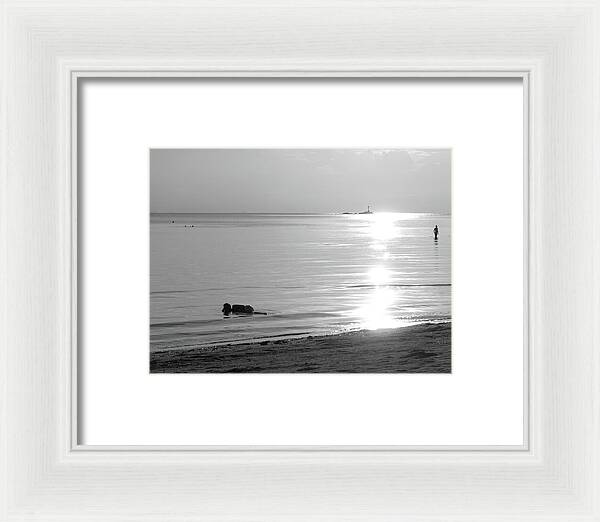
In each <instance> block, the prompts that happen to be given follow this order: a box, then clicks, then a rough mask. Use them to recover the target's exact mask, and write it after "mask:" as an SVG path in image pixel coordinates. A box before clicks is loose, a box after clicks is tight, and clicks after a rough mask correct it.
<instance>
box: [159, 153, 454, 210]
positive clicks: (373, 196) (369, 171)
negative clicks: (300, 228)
mask: <svg viewBox="0 0 600 522" xmlns="http://www.w3.org/2000/svg"><path fill="white" fill-rule="evenodd" d="M450 158H451V151H450V149H152V150H151V151H150V211H151V212H153V213H154V212H156V213H158V212H165V213H195V212H197V213H215V212H216V213H237V212H239V213H242V212H257V213H332V212H358V211H362V210H366V208H367V205H370V206H371V210H373V211H375V212H384V211H385V212H436V213H450V186H451V177H450V176H451V175H450V164H451V159H450Z"/></svg>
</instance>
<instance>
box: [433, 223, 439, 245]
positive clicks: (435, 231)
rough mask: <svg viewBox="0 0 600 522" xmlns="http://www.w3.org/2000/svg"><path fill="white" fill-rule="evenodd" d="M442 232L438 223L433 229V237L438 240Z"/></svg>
mask: <svg viewBox="0 0 600 522" xmlns="http://www.w3.org/2000/svg"><path fill="white" fill-rule="evenodd" d="M439 233H440V231H439V229H438V226H437V225H436V226H435V227H434V229H433V239H434V240H435V241H437V237H438V234H439Z"/></svg>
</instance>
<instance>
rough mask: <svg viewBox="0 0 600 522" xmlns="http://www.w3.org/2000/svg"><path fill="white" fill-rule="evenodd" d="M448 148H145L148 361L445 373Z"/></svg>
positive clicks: (190, 369) (231, 369)
mask: <svg viewBox="0 0 600 522" xmlns="http://www.w3.org/2000/svg"><path fill="white" fill-rule="evenodd" d="M451 228H452V227H451V150H450V149H432V148H422V149H419V148H385V149H384V148H364V149H358V148H352V149H291V148H290V149H283V148H281V149H280V148H277V149H158V148H157V149H151V150H150V317H149V328H150V346H149V350H150V372H151V373H450V372H451V318H452V315H451V294H452V292H451V290H452V287H451V240H452V237H451Z"/></svg>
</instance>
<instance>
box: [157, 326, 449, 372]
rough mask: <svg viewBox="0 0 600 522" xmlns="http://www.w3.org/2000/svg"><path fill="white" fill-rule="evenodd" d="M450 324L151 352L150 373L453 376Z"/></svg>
mask: <svg viewBox="0 0 600 522" xmlns="http://www.w3.org/2000/svg"><path fill="white" fill-rule="evenodd" d="M451 332H452V323H450V322H449V323H425V324H419V325H413V326H406V327H402V328H394V329H382V330H359V331H354V332H345V333H341V334H333V335H324V336H309V337H302V338H287V339H277V340H267V341H258V342H245V343H237V344H224V345H218V346H213V347H202V348H183V349H181V348H177V349H173V350H161V351H157V352H151V353H150V373H450V372H451V350H450V344H451V343H450V341H451Z"/></svg>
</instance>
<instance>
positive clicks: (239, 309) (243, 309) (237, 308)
mask: <svg viewBox="0 0 600 522" xmlns="http://www.w3.org/2000/svg"><path fill="white" fill-rule="evenodd" d="M221 311H222V312H223V313H224V314H225V315H229V314H232V313H233V314H253V313H254V308H252V307H251V306H250V305H239V304H234V305H233V306H231V305H230V304H229V303H225V304H224V305H223V310H221Z"/></svg>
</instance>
